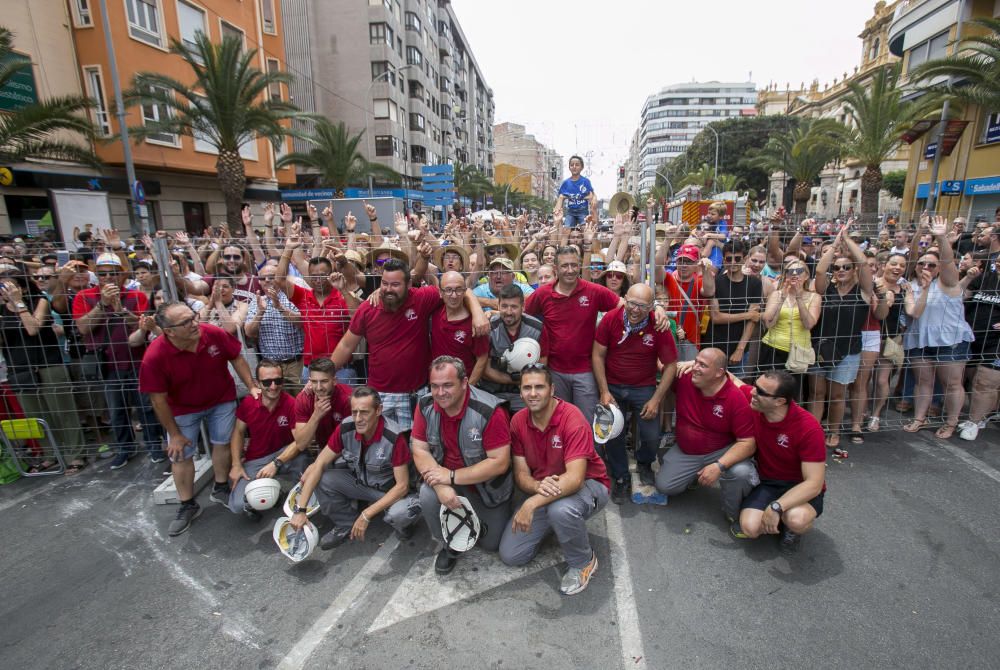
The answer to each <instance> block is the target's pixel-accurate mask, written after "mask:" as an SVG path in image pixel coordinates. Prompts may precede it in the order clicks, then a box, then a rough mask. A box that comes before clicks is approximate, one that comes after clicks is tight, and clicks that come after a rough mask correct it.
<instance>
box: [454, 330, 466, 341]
mask: <svg viewBox="0 0 1000 670" xmlns="http://www.w3.org/2000/svg"><path fill="white" fill-rule="evenodd" d="M455 341H456V342H465V331H464V330H456V331H455Z"/></svg>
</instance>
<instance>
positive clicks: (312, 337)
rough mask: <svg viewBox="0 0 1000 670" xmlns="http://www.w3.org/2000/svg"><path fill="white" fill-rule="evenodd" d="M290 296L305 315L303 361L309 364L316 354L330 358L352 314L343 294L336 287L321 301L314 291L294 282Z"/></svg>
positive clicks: (318, 356) (303, 318)
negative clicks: (318, 300)
mask: <svg viewBox="0 0 1000 670" xmlns="http://www.w3.org/2000/svg"><path fill="white" fill-rule="evenodd" d="M289 300H291V301H292V304H293V305H295V306H296V307H298V308H299V313H300V314H301V315H302V332H303V334H304V335H305V344H304V345H303V347H302V365H306V366H308V365H309V363H311V362H312V361H313V359H316V358H329V357H330V354H332V353H333V350H334V349H336V348H337V345H338V344H340V338H342V337H343V336H344V328H345V327H346V325H347V322H348V321H350V318H351V313H350V310H348V308H347V301H345V300H344V296H342V295H341V294H340V291H338V290H336V289H334V290H332V291H330V295H328V296H326V298H325V299H324V300H323V304H322V305H321V304H319V302H317V300H316V295H315V294H314V293H313V292H312V291H310V290H309V289H304V288H302V287H301V286H299V285H298V284H293V285H292V295H291V296H290V297H289Z"/></svg>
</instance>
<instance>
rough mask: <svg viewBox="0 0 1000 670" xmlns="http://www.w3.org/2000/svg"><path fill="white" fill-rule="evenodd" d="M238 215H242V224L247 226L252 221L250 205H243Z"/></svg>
mask: <svg viewBox="0 0 1000 670" xmlns="http://www.w3.org/2000/svg"><path fill="white" fill-rule="evenodd" d="M240 215H241V216H242V217H243V226H244V227H246V228H249V227H250V226H251V224H252V223H253V213H252V212H251V211H250V205H243V209H242V210H240Z"/></svg>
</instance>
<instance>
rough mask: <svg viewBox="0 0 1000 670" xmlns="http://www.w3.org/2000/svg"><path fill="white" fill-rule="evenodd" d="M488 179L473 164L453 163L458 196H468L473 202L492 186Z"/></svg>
mask: <svg viewBox="0 0 1000 670" xmlns="http://www.w3.org/2000/svg"><path fill="white" fill-rule="evenodd" d="M492 186H493V185H492V184H491V183H490V180H489V179H487V178H486V175H484V174H483V173H482V172H480V171H479V170H478V169H477V168H476V166H475V165H469V164H467V163H458V164H456V165H455V192H456V193H457V194H458V197H460V198H463V197H464V198H469V199H470V200H472V202H473V204H475V202H476V200H477V199H478V198H481V197H483V196H484V195H486V193H488V192H489V190H490V189H491V188H492Z"/></svg>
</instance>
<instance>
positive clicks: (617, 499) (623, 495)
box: [611, 477, 632, 505]
mask: <svg viewBox="0 0 1000 670" xmlns="http://www.w3.org/2000/svg"><path fill="white" fill-rule="evenodd" d="M631 488H632V482H631V480H630V479H629V478H628V477H621V478H619V479H615V480H614V481H612V482H611V501H612V502H613V503H614V504H616V505H624V504H625V501H626V500H627V499H628V497H629V496H630V495H631V493H630V491H629V490H630V489H631Z"/></svg>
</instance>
